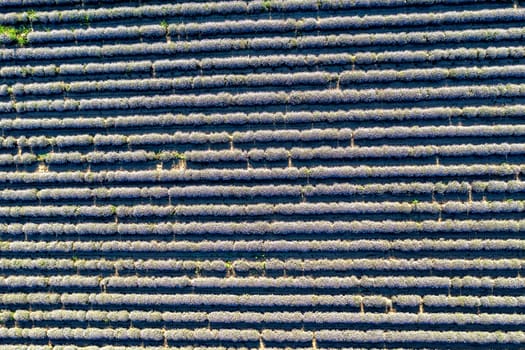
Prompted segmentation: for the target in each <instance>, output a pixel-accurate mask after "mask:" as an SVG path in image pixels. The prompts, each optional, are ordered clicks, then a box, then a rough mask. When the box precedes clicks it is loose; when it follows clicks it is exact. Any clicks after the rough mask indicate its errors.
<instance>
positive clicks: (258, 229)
mask: <svg viewBox="0 0 525 350" xmlns="http://www.w3.org/2000/svg"><path fill="white" fill-rule="evenodd" d="M509 205H512V203H511V204H509ZM487 206H490V203H487ZM37 208H38V207H37ZM67 208H68V210H70V212H72V213H73V214H74V213H75V211H74V209H73V208H76V207H67ZM88 208H89V207H88ZM65 210H66V209H65V208H64V211H65ZM85 210H86V211H87V209H85ZM14 211H15V212H16V209H15V210H14ZM96 213H97V214H99V215H103V216H106V217H110V216H113V215H115V207H112V206H105V207H101V208H99V209H97V210H96ZM523 231H525V220H495V219H492V220H442V221H435V220H425V221H391V220H383V221H370V220H359V221H298V222H289V221H272V222H268V221H255V222H189V223H177V222H158V223H156V224H155V225H151V224H149V223H139V224H137V223H132V224H124V223H80V224H70V223H27V222H26V223H24V224H22V223H12V224H0V233H2V234H10V235H21V234H24V235H27V236H35V235H54V236H58V235H100V236H104V235H115V234H119V235H152V236H173V235H181V236H183V235H202V236H206V235H209V234H214V235H217V234H218V235H226V236H232V235H248V236H253V235H256V236H257V235H267V234H273V235H284V236H286V235H294V234H308V235H316V234H323V235H336V234H348V233H353V234H372V233H373V234H378V233H379V234H392V235H396V234H401V233H402V234H409V233H418V234H421V233H427V234H429V233H438V232H449V233H463V232H476V233H497V232H508V233H519V232H523ZM208 243H209V242H208ZM137 244H139V245H140V244H142V243H137ZM210 244H211V246H213V245H214V244H215V245H217V246H218V247H220V246H222V245H221V244H219V242H212V243H210ZM257 244H259V245H260V244H263V245H264V244H267V243H263V242H258V243H257ZM268 244H270V243H268ZM290 244H291V245H290V247H293V246H294V245H295V244H299V245H302V244H306V243H304V242H290ZM254 245H256V244H255V243H254ZM270 245H271V244H270ZM146 246H147V243H146ZM202 246H204V247H205V246H207V244H202ZM223 246H224V247H230V248H231V246H230V242H227V243H224V245H223ZM378 248H379V246H378Z"/></svg>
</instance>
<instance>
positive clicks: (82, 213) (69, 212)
mask: <svg viewBox="0 0 525 350" xmlns="http://www.w3.org/2000/svg"><path fill="white" fill-rule="evenodd" d="M524 211H525V201H520V200H512V201H496V202H488V201H474V202H470V201H469V202H459V201H448V202H445V203H443V204H440V203H438V202H432V203H430V202H417V203H415V202H412V203H409V202H388V201H383V202H331V203H324V202H322V203H299V204H270V203H261V204H247V205H238V204H201V205H199V204H197V205H168V206H160V205H151V204H142V205H134V206H124V205H119V206H113V205H100V206H78V205H62V206H46V205H44V206H17V207H0V217H3V218H6V217H12V218H22V217H67V218H73V217H85V218H93V217H95V218H102V217H106V218H107V217H113V216H115V217H117V218H127V217H133V218H147V217H159V218H160V217H162V218H166V217H167V218H171V217H192V216H213V217H232V216H246V217H256V216H272V215H329V214H332V215H348V214H362V215H365V214H416V213H424V214H438V213H444V214H486V213H494V214H502V213H522V212H524ZM261 226H262V227H264V224H263V225H261ZM283 226H284V227H286V226H289V225H283ZM503 229H505V228H503ZM281 230H282V228H281ZM292 230H293V228H292ZM217 233H218V232H217Z"/></svg>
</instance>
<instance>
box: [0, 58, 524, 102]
mask: <svg viewBox="0 0 525 350" xmlns="http://www.w3.org/2000/svg"><path fill="white" fill-rule="evenodd" d="M152 68H153V69H154V68H155V66H153V67H152ZM523 77H525V66H521V65H516V66H504V67H500V66H498V67H483V68H477V67H473V68H470V67H462V68H451V69H445V68H431V69H408V70H370V71H359V70H355V71H343V72H341V73H328V72H301V73H288V74H280V73H272V74H268V73H266V74H246V75H210V76H191V77H180V78H156V79H155V78H154V79H131V80H103V81H75V82H70V83H65V82H52V83H31V84H22V83H17V84H15V85H12V86H7V85H2V86H0V96H8V95H13V96H27V95H59V94H64V93H77V94H79V93H95V92H118V91H137V92H143V91H166V90H179V91H185V90H196V89H214V88H226V87H234V86H242V87H262V86H283V87H287V86H288V87H289V86H297V85H310V86H325V85H327V84H330V83H338V84H340V85H343V86H346V85H350V86H351V85H354V84H355V83H384V82H395V81H404V82H409V81H440V80H445V79H458V80H475V79H508V78H523Z"/></svg>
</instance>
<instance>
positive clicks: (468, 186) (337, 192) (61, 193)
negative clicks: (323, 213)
mask: <svg viewBox="0 0 525 350" xmlns="http://www.w3.org/2000/svg"><path fill="white" fill-rule="evenodd" d="M469 192H472V193H484V194H486V193H521V192H525V182H523V181H508V182H505V181H473V182H465V181H462V182H458V181H451V182H437V183H433V182H410V183H388V184H374V183H370V184H364V185H354V184H349V183H336V184H333V185H324V184H319V185H261V186H221V185H217V186H206V185H204V186H176V187H175V186H174V187H107V188H106V187H97V188H93V189H91V188H80V187H71V188H67V187H65V188H64V187H61V188H49V189H30V190H10V189H5V190H0V200H5V201H36V200H63V199H68V200H71V199H75V200H95V199H106V200H107V199H113V200H114V199H138V198H145V199H160V198H169V199H176V198H212V197H219V198H254V197H263V198H272V197H301V196H304V197H315V196H365V195H367V196H375V195H384V194H391V195H413V194H441V195H444V194H452V193H454V194H456V193H458V194H468V193H469Z"/></svg>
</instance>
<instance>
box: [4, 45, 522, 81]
mask: <svg viewBox="0 0 525 350" xmlns="http://www.w3.org/2000/svg"><path fill="white" fill-rule="evenodd" d="M524 57H525V48H523V47H520V46H511V47H488V48H449V49H434V50H406V51H384V52H381V53H376V52H356V53H329V54H306V55H301V54H293V55H283V54H281V55H275V54H274V55H271V54H269V55H254V56H233V57H228V58H221V57H206V58H202V59H197V58H189V59H178V60H177V59H175V60H173V59H159V60H153V61H152V60H133V61H123V62H122V61H117V62H107V63H94V62H90V63H75V64H65V63H64V64H50V65H45V66H43V65H25V66H17V65H13V66H6V67H2V68H0V77H1V78H4V79H10V78H11V79H12V78H16V79H17V80H18V79H19V80H22V79H23V78H27V77H40V78H42V77H47V78H48V79H49V78H51V77H55V76H56V77H61V76H64V77H66V76H79V75H86V76H89V79H93V78H94V77H96V76H97V75H101V74H104V75H107V74H147V75H150V76H152V77H154V76H155V75H157V74H168V75H169V74H173V72H183V73H185V72H195V73H198V74H199V76H200V75H202V74H203V73H205V72H208V71H213V72H215V71H217V70H240V69H251V70H255V69H263V68H282V67H283V66H284V67H288V68H291V69H295V70H296V71H297V69H298V68H305V67H306V68H308V67H311V68H316V69H317V70H319V67H324V66H336V67H337V66H341V67H343V69H347V67H348V66H352V67H354V66H356V65H357V66H358V67H360V66H367V65H375V64H389V63H397V64H405V63H406V64H410V63H425V62H427V63H428V62H433V63H438V62H440V61H457V62H463V61H481V62H484V60H488V61H489V62H490V61H491V60H498V59H500V60H505V59H523V58H524ZM463 64H464V63H463ZM519 66H520V65H518V68H512V67H513V66H504V67H502V68H501V69H500V70H498V69H497V68H496V67H494V66H490V67H492V68H488V67H487V69H492V71H491V74H493V75H501V76H509V75H510V76H512V75H514V74H518V75H519V74H520V73H519V72H520V68H519ZM457 69H458V70H457V71H454V70H453V69H450V70H447V74H446V76H447V78H456V79H460V78H461V77H462V76H463V77H465V78H466V77H468V78H469V79H483V78H484V77H488V76H487V73H485V71H484V70H483V68H480V70H477V69H476V68H472V69H469V70H467V71H465V69H467V67H458V68H457ZM406 70H408V71H411V72H413V73H412V74H413V79H414V80H417V77H418V76H417V75H416V74H414V73H415V72H417V71H421V70H420V69H406ZM388 71H389V72H390V74H389V76H385V79H386V78H388V77H390V78H389V79H390V80H391V79H393V77H397V78H398V79H399V80H400V81H405V80H406V78H405V77H403V76H402V75H401V74H398V73H394V72H393V70H388ZM401 71H402V70H396V72H401ZM423 71H424V72H427V74H426V76H429V77H431V76H432V73H430V72H434V73H433V74H435V75H437V76H443V74H444V73H445V72H442V71H441V70H436V71H434V70H428V69H427V70H423ZM374 72H375V70H370V71H369V74H368V76H367V78H368V79H370V82H374V80H373V79H374V77H376V74H375V73H374ZM454 73H456V77H455V75H454ZM346 79H349V80H350V81H351V79H355V80H356V81H357V82H359V81H362V80H363V79H364V78H363V72H362V71H357V72H356V73H353V75H352V74H349V75H348V76H347V78H346ZM375 79H380V77H377V78H375ZM419 79H421V78H419ZM182 81H183V80H181V82H182ZM379 81H382V80H379Z"/></svg>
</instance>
